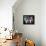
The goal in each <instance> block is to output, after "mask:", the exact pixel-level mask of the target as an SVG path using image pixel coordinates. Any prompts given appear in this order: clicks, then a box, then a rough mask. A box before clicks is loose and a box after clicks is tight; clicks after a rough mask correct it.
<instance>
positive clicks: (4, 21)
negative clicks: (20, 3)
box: [0, 0, 16, 29]
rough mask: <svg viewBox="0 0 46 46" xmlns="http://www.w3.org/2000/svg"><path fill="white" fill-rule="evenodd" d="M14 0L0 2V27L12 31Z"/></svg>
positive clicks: (0, 0) (1, 0)
mask: <svg viewBox="0 0 46 46" xmlns="http://www.w3.org/2000/svg"><path fill="white" fill-rule="evenodd" d="M15 2H16V0H0V27H7V28H9V29H12V6H13V4H14V3H15Z"/></svg>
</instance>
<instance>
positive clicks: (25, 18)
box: [23, 15, 35, 24]
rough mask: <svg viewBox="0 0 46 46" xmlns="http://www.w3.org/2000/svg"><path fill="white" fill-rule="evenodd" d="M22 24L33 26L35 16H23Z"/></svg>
mask: <svg viewBox="0 0 46 46" xmlns="http://www.w3.org/2000/svg"><path fill="white" fill-rule="evenodd" d="M23 24H35V16H34V15H24V16H23Z"/></svg>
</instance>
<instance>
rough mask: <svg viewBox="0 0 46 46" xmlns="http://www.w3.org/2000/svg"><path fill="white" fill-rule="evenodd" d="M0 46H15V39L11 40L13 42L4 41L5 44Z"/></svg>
mask: <svg viewBox="0 0 46 46" xmlns="http://www.w3.org/2000/svg"><path fill="white" fill-rule="evenodd" d="M0 46H16V44H15V39H13V40H6V42H4V43H2V44H1V45H0Z"/></svg>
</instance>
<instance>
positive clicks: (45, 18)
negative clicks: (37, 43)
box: [41, 0, 46, 46]
mask: <svg viewBox="0 0 46 46" xmlns="http://www.w3.org/2000/svg"><path fill="white" fill-rule="evenodd" d="M41 4H42V5H41V38H42V39H41V40H42V46H46V0H42V2H41Z"/></svg>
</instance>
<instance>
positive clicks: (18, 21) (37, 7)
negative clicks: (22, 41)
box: [13, 0, 41, 46]
mask: <svg viewBox="0 0 46 46" xmlns="http://www.w3.org/2000/svg"><path fill="white" fill-rule="evenodd" d="M20 1H21V0H20ZM13 14H14V20H15V21H14V24H15V30H18V32H22V33H23V37H24V38H27V39H31V40H34V41H35V44H36V46H41V21H40V19H41V0H22V2H19V3H16V4H15V5H14V6H13ZM23 15H35V24H34V25H24V24H23Z"/></svg>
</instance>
